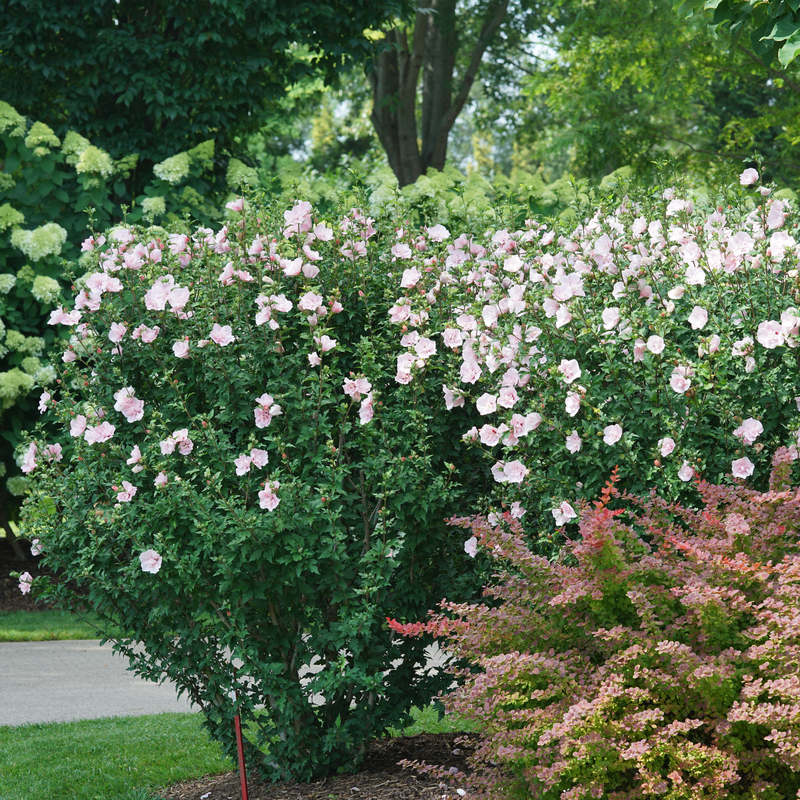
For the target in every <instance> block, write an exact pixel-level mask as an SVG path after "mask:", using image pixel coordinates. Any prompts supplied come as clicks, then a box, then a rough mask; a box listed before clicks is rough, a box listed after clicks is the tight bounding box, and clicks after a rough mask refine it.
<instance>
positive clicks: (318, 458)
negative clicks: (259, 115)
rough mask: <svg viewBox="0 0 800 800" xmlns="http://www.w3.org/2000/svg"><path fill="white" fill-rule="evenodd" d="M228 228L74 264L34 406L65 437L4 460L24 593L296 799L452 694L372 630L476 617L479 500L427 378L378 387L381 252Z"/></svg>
mask: <svg viewBox="0 0 800 800" xmlns="http://www.w3.org/2000/svg"><path fill="white" fill-rule="evenodd" d="M228 210H229V211H230V213H231V214H232V221H231V223H230V225H229V226H225V227H223V228H222V229H221V230H219V231H217V232H214V231H212V230H210V229H207V228H198V229H195V230H192V231H189V232H188V233H180V232H175V233H171V234H169V235H165V234H164V235H159V234H158V232H157V231H156V232H153V231H152V230H148V229H139V228H127V227H123V228H117V229H115V230H113V231H111V232H110V233H109V234H108V236H107V237H106V236H101V235H95V236H92V237H90V238H89V239H87V240H86V241H85V242H84V244H83V248H84V250H85V251H86V252H88V253H89V254H90V257H91V259H92V260H93V262H94V264H95V266H94V270H93V271H90V273H89V274H88V275H87V276H84V277H83V278H82V279H81V280H79V281H77V283H76V286H78V287H80V289H79V291H78V293H77V297H76V299H75V303H74V308H73V309H72V310H67V309H65V308H63V307H61V306H59V307H58V308H57V309H56V310H55V311H54V312H53V313H52V314H51V317H50V322H51V323H52V324H53V325H55V326H58V327H63V328H65V329H67V330H68V331H69V332H70V334H71V338H70V342H69V345H68V347H67V348H66V349H65V350H64V351H63V355H62V358H61V359H60V364H59V368H60V369H59V372H60V374H59V378H58V384H57V387H56V388H54V389H52V391H46V392H44V393H42V395H41V397H40V400H39V408H40V410H41V411H43V412H47V413H49V414H51V415H52V416H54V417H55V418H57V419H58V420H59V421H60V424H61V430H62V435H61V436H60V437H59V441H58V442H54V441H53V440H52V439H50V440H47V439H45V438H44V437H43V436H41V435H39V436H37V437H36V438H35V440H34V441H33V442H31V443H30V445H28V446H27V447H26V449H25V450H24V452H23V453H21V462H22V470H23V471H24V472H25V473H26V474H27V475H28V477H29V479H30V480H31V481H32V482H33V483H34V486H35V493H34V494H32V495H31V498H30V499H29V501H28V503H27V505H26V513H25V527H24V532H25V534H26V535H27V536H28V537H29V538H31V539H33V538H34V537H35V539H36V540H38V541H36V543H35V544H36V547H37V549H41V551H42V554H43V559H44V563H45V564H47V565H49V566H51V567H53V568H58V569H60V570H61V572H60V575H61V576H62V577H63V580H64V581H65V582H64V583H54V584H49V585H48V584H46V583H41V584H40V582H39V581H38V580H37V581H34V582H33V583H32V584H31V581H30V580H29V578H26V577H25V576H23V578H24V580H21V585H22V586H23V587H24V590H25V591H28V590H31V591H33V592H34V593H35V594H36V593H39V592H41V593H43V594H44V596H46V597H48V598H54V599H57V600H58V601H59V602H60V603H61V604H70V603H88V604H89V605H90V606H91V607H92V609H93V610H94V611H95V612H96V613H97V614H98V615H99V617H100V618H101V620H102V621H103V624H104V625H105V626H110V625H115V626H118V627H119V628H120V629H121V630H124V631H127V632H129V635H128V636H127V637H126V638H124V639H122V640H120V641H119V642H117V644H116V645H115V646H116V648H117V650H119V651H120V652H122V653H123V654H125V655H126V656H128V658H129V659H130V661H131V664H132V665H133V668H134V669H135V670H136V671H137V672H138V673H139V674H141V675H143V676H145V677H148V678H150V679H153V680H161V679H163V678H165V677H169V678H171V679H172V680H174V681H175V682H176V684H177V685H178V687H179V688H180V689H181V691H183V692H185V693H187V694H188V695H189V696H190V697H191V699H192V700H193V701H195V702H196V703H197V704H199V705H200V706H201V707H202V709H203V712H204V714H205V715H206V719H207V722H208V725H209V728H210V730H211V732H212V734H213V735H214V736H216V737H217V738H218V739H220V740H221V741H222V742H223V744H224V745H225V746H226V747H227V748H228V750H229V751H232V750H233V751H235V747H234V742H233V728H232V724H231V720H232V719H233V716H234V715H235V714H236V713H239V714H240V715H241V717H242V720H243V722H245V721H246V722H249V723H250V724H252V726H253V729H255V730H256V731H257V739H256V741H255V746H256V747H257V748H260V749H261V750H262V751H263V753H262V755H261V756H259V761H258V764H259V765H260V767H261V768H262V770H263V771H264V772H265V773H267V774H268V775H270V776H271V777H273V778H278V777H298V778H309V777H310V776H312V775H315V774H319V773H323V772H326V771H329V770H335V769H336V768H337V767H344V768H347V767H350V766H352V765H354V764H355V763H356V761H357V760H358V758H359V757H360V754H361V753H362V752H363V750H364V747H365V745H366V742H368V741H369V740H370V739H371V738H373V737H375V736H378V735H380V734H381V733H382V732H383V731H385V729H386V727H387V726H389V725H393V724H396V723H397V722H398V721H400V720H402V719H404V718H405V715H406V714H407V710H408V709H409V707H410V706H411V705H412V704H420V703H424V702H427V700H428V699H429V698H430V697H431V696H432V694H434V693H435V692H436V691H438V690H439V689H441V688H442V687H443V686H444V685H445V681H447V680H449V678H448V677H447V676H446V675H444V674H443V673H441V672H423V671H422V670H421V669H420V671H419V672H418V671H417V670H418V669H419V668H420V667H421V665H422V664H423V663H424V660H425V659H424V654H423V646H422V644H421V643H418V642H414V643H411V642H402V641H398V642H391V641H390V640H389V638H388V637H387V635H386V623H385V618H386V616H387V615H393V616H394V615H402V616H404V617H412V616H417V617H418V616H420V615H421V614H424V613H425V610H426V609H427V608H429V607H431V605H432V604H433V602H435V601H436V600H438V599H439V598H441V597H442V596H444V595H445V594H450V593H453V592H455V593H456V594H457V595H459V594H460V595H461V596H474V595H475V592H476V590H477V587H478V586H479V585H480V582H481V580H480V575H479V573H478V572H476V571H475V570H472V569H471V570H469V573H468V574H466V575H462V573H463V572H464V571H465V570H464V567H465V566H466V564H467V559H466V557H465V555H464V553H463V549H462V544H461V542H460V541H459V539H458V538H457V537H454V536H453V535H452V533H450V532H449V531H448V529H447V528H446V526H445V525H444V522H443V520H444V518H445V517H446V516H447V515H448V514H452V513H453V512H454V511H455V510H456V509H458V508H459V507H463V505H464V504H465V503H466V502H467V500H466V498H467V497H468V496H470V495H473V494H480V493H483V492H485V491H487V490H488V489H489V488H490V485H491V480H490V479H489V475H488V471H487V470H486V469H485V467H483V466H482V465H481V464H480V463H479V462H478V463H473V462H472V461H471V460H470V458H464V457H463V456H462V455H461V454H460V453H459V448H460V440H459V436H458V431H459V430H460V428H461V427H462V426H463V425H465V424H469V423H468V417H467V416H466V412H458V413H457V414H456V415H455V416H452V415H448V414H446V413H445V412H444V409H443V408H442V406H441V401H440V397H441V384H442V378H441V369H442V366H438V367H434V366H432V367H431V369H430V371H429V373H428V375H427V376H423V377H421V378H419V379H418V380H416V381H415V382H414V383H413V384H411V385H406V386H403V385H400V386H398V385H397V384H396V383H395V380H394V376H395V372H396V357H397V353H398V351H403V350H404V348H402V347H401V346H400V345H399V344H398V343H397V341H396V337H395V329H394V326H393V325H392V324H391V322H390V320H389V307H390V306H391V305H392V303H393V297H394V295H393V294H392V293H391V291H390V290H391V280H392V279H391V278H390V277H389V274H388V270H387V268H386V264H385V263H382V262H381V259H383V260H384V261H385V262H388V257H389V256H390V254H389V252H388V250H389V248H390V247H391V246H392V244H393V242H394V239H395V237H394V232H393V231H392V232H391V233H390V234H389V236H387V234H386V232H378V231H377V230H376V228H375V227H374V225H373V221H372V220H371V219H369V218H367V217H365V216H363V215H362V214H361V213H360V212H358V211H357V210H350V211H348V212H347V213H346V214H345V215H344V216H341V217H339V218H336V219H333V220H330V221H324V220H320V219H316V218H314V217H313V216H312V209H311V207H310V205H309V204H308V203H302V202H301V203H298V204H296V205H295V207H294V208H292V209H289V210H287V211H285V212H284V213H283V214H281V213H280V212H275V211H274V210H270V209H262V208H258V209H250V208H249V207H247V206H245V203H244V202H243V201H242V200H241V199H239V200H237V201H235V202H232V203H230V204H229V208H228ZM447 313H448V308H447V305H446V304H442V305H441V306H439V307H438V308H437V309H436V310H435V312H434V315H432V316H431V318H430V323H431V324H433V325H437V324H439V323H438V322H437V316H438V315H439V314H444V315H446V314H447ZM420 350H422V348H420ZM425 352H427V351H425ZM420 358H422V356H420ZM456 464H457V466H456ZM487 479H488V480H487ZM67 580H73V581H75V582H76V584H77V586H78V588H79V590H80V592H81V594H80V595H79V596H78V597H77V598H74V597H73V596H72V595H71V594H70V587H69V586H68V585H67V583H66V581H67ZM106 629H107V628H106ZM137 642H141V643H142V645H143V650H139V649H135V645H136V643H137ZM251 762H252V759H251Z"/></svg>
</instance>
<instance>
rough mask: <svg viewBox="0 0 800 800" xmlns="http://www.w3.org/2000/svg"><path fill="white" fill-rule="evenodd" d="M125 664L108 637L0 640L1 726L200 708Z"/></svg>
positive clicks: (438, 657)
mask: <svg viewBox="0 0 800 800" xmlns="http://www.w3.org/2000/svg"><path fill="white" fill-rule="evenodd" d="M426 655H427V664H426V668H428V667H432V666H437V667H438V666H441V665H442V664H443V663H444V662H445V661H446V660H447V659H446V656H445V654H444V653H442V652H441V651H440V650H439V648H438V647H437V646H436V645H435V644H434V645H432V646H431V647H430V648H429V649H428V650H427V651H426ZM127 666H128V660H127V659H126V658H124V657H123V656H119V655H115V654H114V653H113V652H112V650H111V643H110V642H107V643H106V644H104V645H103V646H102V647H100V644H99V641H97V640H94V639H82V640H79V641H60V642H0V725H25V724H28V723H36V722H73V721H75V720H79V719H99V718H100V717H131V716H140V715H142V714H161V713H163V712H165V711H195V710H199V709H197V708H196V707H195V706H193V705H192V704H191V703H190V701H189V700H188V699H187V698H186V697H185V696H183V697H181V698H178V693H177V690H176V689H175V686H174V685H173V684H171V683H163V684H157V683H151V682H150V681H145V680H143V679H142V678H139V677H137V676H136V675H134V673H132V672H128V670H127ZM309 671H312V672H315V671H316V669H315V667H314V665H312V666H311V667H310V668H309ZM301 675H302V673H301ZM320 700H321V698H320ZM0 800H2V798H0Z"/></svg>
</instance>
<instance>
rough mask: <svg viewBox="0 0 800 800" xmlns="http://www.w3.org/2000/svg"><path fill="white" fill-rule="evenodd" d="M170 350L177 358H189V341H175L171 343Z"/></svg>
mask: <svg viewBox="0 0 800 800" xmlns="http://www.w3.org/2000/svg"><path fill="white" fill-rule="evenodd" d="M172 352H173V353H175V356H176V357H177V358H189V341H188V339H184V340H183V341H182V342H175V344H173V345H172Z"/></svg>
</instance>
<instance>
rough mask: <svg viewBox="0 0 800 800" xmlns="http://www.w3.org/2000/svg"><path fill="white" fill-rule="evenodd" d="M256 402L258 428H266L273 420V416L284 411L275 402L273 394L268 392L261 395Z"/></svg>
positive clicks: (255, 412)
mask: <svg viewBox="0 0 800 800" xmlns="http://www.w3.org/2000/svg"><path fill="white" fill-rule="evenodd" d="M256 403H258V406H257V407H256V408H255V411H254V414H255V422H256V428H266V427H267V426H268V425H269V424H270V422H272V418H273V417H277V416H280V415H281V414H282V413H283V410H282V409H281V407H280V406H279V405H277V404H273V400H272V395H269V394H267V393H266V392H264V394H262V395H261V397H258V398H256Z"/></svg>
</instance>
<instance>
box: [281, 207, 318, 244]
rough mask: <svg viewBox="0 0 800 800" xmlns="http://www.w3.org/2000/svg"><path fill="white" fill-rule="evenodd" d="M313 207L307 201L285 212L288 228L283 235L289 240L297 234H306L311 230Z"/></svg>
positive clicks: (286, 227)
mask: <svg viewBox="0 0 800 800" xmlns="http://www.w3.org/2000/svg"><path fill="white" fill-rule="evenodd" d="M311 211H312V206H311V203H309V202H308V201H307V200H303V201H301V202H298V203H296V204H295V205H294V206H293V207H292V208H291V209H289V210H288V211H284V212H283V218H284V219H285V220H286V226H285V227H284V229H283V235H284V236H285V237H286V238H287V239H289V238H291V237H292V236H294V235H295V234H296V233H306V232H307V231H310V230H311Z"/></svg>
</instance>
